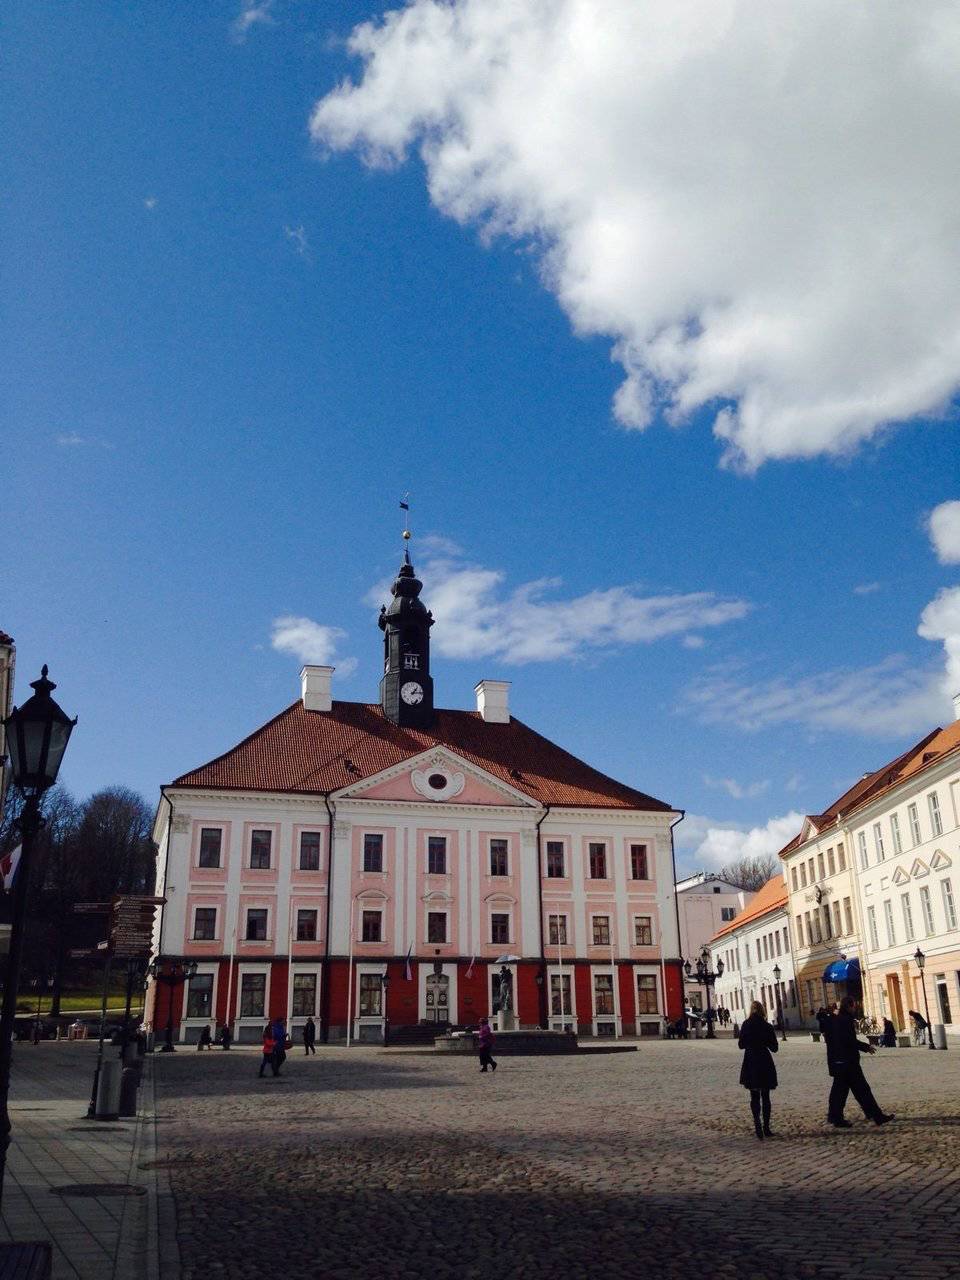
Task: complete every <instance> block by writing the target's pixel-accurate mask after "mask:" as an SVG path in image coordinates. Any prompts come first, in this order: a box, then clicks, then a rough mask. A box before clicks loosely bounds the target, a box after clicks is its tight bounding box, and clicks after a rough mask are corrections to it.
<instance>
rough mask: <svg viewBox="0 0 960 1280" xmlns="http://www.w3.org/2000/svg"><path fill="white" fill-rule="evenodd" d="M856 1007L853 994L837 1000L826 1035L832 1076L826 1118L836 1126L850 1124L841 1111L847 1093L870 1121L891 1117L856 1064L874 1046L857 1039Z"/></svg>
mask: <svg viewBox="0 0 960 1280" xmlns="http://www.w3.org/2000/svg"><path fill="white" fill-rule="evenodd" d="M856 1008H857V1002H856V1001H855V1000H854V998H853V996H845V997H844V998H843V999H842V1000H841V1001H840V1011H839V1013H837V1014H836V1015H835V1016H834V1017H833V1019H832V1025H831V1029H830V1035H829V1039H828V1049H827V1065H828V1069H829V1071H830V1074H831V1076H833V1085H832V1087H831V1089H830V1099H829V1102H828V1104H827V1122H828V1123H829V1124H832V1125H834V1127H835V1128H837V1129H851V1128H852V1127H853V1126H852V1125H851V1123H850V1121H849V1120H846V1119H844V1115H843V1109H844V1107H845V1106H846V1105H847V1098H848V1096H849V1095H850V1094H851V1093H852V1094H853V1096H854V1097H855V1098H856V1100H857V1101H858V1102H859V1103H860V1106H861V1108H862V1110H863V1114H864V1115H865V1116H866V1117H867V1119H868V1120H872V1121H873V1123H874V1124H887V1123H888V1122H889V1121H891V1120H892V1119H893V1116H892V1115H886V1114H885V1113H884V1111H883V1110H882V1109H881V1107H880V1104H879V1103H878V1102H877V1100H876V1098H875V1097H874V1096H873V1092H872V1090H871V1088H870V1086H869V1085H868V1084H867V1080H866V1077H865V1076H864V1074H863V1068H862V1067H861V1066H860V1055H861V1053H876V1049H875V1048H874V1047H873V1045H872V1044H867V1043H866V1042H865V1041H863V1040H858V1039H857V1028H856V1023H855V1022H854V1014H855V1012H856Z"/></svg>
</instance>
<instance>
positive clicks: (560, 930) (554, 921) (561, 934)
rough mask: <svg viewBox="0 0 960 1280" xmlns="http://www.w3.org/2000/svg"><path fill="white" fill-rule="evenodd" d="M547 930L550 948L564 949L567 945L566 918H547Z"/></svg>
mask: <svg viewBox="0 0 960 1280" xmlns="http://www.w3.org/2000/svg"><path fill="white" fill-rule="evenodd" d="M547 928H548V932H549V937H550V945H551V946H553V947H565V946H566V945H567V917H566V916H549V917H548V920H547Z"/></svg>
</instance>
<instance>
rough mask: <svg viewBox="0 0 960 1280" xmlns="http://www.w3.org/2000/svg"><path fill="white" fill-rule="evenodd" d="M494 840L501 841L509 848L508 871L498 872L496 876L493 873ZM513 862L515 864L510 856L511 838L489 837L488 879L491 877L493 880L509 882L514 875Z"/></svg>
mask: <svg viewBox="0 0 960 1280" xmlns="http://www.w3.org/2000/svg"><path fill="white" fill-rule="evenodd" d="M494 840H501V841H503V843H504V844H505V845H506V846H507V869H506V871H503V872H500V871H498V872H497V873H496V874H494V871H493V842H494ZM512 862H513V859H512V858H511V856H510V838H509V836H488V837H487V875H488V877H489V878H490V879H492V880H507V879H509V877H510V876H511V874H512V872H513V867H512Z"/></svg>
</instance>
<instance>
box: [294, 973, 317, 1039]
mask: <svg viewBox="0 0 960 1280" xmlns="http://www.w3.org/2000/svg"><path fill="white" fill-rule="evenodd" d="M301 973H306V974H313V976H314V977H315V978H316V983H315V984H314V1001H313V1009H312V1010H311V1012H310V1013H309V1014H307V1013H298V1014H297V1015H296V1016H294V1012H293V979H294V976H295V975H297V974H301ZM322 975H323V966H322V965H319V964H297V963H296V962H294V963H293V964H291V966H290V973H289V982H288V986H287V1008H288V1009H289V1010H290V1019H289V1023H288V1025H289V1027H290V1029H291V1033H292V1030H293V1028H294V1027H301V1028H302V1027H303V1026H304V1024H305V1023H306V1021H307V1018H308V1017H309V1018H316V1017H318V1016H319V1010H320V984H321V982H322V981H323V976H322Z"/></svg>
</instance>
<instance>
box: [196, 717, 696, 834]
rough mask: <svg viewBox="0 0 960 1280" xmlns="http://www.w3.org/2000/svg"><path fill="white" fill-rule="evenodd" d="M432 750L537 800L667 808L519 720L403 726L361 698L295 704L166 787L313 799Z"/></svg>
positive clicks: (448, 721)
mask: <svg viewBox="0 0 960 1280" xmlns="http://www.w3.org/2000/svg"><path fill="white" fill-rule="evenodd" d="M436 746H443V747H449V748H450V749H451V751H455V752H456V753H457V755H459V756H462V758H463V759H464V760H467V761H468V762H470V763H471V764H475V765H477V766H479V767H480V768H481V769H484V770H486V772H487V773H489V774H492V775H493V777H495V778H499V779H500V780H501V781H503V782H505V783H507V784H508V785H509V786H511V787H514V788H515V789H516V790H517V791H521V792H523V793H524V794H526V795H528V796H530V797H531V798H532V799H533V800H536V801H538V802H539V803H541V804H549V805H558V806H565V807H567V808H592V809H593V808H599V809H648V810H649V809H654V810H658V811H660V812H670V811H671V810H670V806H669V805H667V804H664V803H663V801H662V800H655V799H654V798H653V797H652V796H648V795H645V794H644V793H643V792H642V791H635V790H634V789H633V788H632V787H628V786H625V785H624V784H623V783H622V782H616V781H614V779H613V778H608V777H607V776H606V775H605V774H602V773H599V772H598V771H597V770H596V769H591V767H590V766H589V765H588V764H584V763H583V761H582V760H578V759H577V758H576V756H572V755H570V753H569V752H568V751H564V750H563V748H562V747H558V746H557V745H556V744H555V743H553V742H550V741H549V740H548V739H547V738H543V737H541V736H540V734H539V733H535V732H534V731H533V729H530V728H528V727H527V726H526V725H525V724H523V723H522V722H521V721H519V720H516V719H511V720H510V722H509V723H508V724H488V723H487V722H486V721H484V720H483V719H482V718H481V716H480V715H479V713H478V712H475V711H437V712H436V718H435V720H434V724H433V727H432V728H431V729H430V730H428V731H423V730H418V729H401V728H398V727H397V725H395V724H393V723H392V721H390V720H388V719H387V718H386V717H385V716H384V714H383V711H382V710H381V708H380V707H379V705H377V704H368V703H363V702H334V704H333V707H332V709H331V710H330V711H305V710H304V708H303V703H302V702H300V701H297V702H295V703H294V704H293V706H291V707H288V708H287V709H286V711H281V713H280V714H279V715H278V716H276V717H275V718H274V719H273V720H270V721H268V723H267V724H265V725H263V727H262V728H260V729H257V731H256V732H255V733H252V734H251V735H250V737H249V738H245V739H244V741H243V742H241V743H240V744H239V745H238V746H236V747H234V748H233V749H232V750H231V751H228V752H226V753H225V754H224V755H222V756H218V757H217V758H216V759H215V760H211V761H210V762H209V763H208V764H205V765H201V766H200V768H199V769H193V770H191V771H190V772H189V773H185V774H183V775H182V776H181V777H179V778H177V779H176V781H175V782H173V783H172V784H171V785H172V786H175V787H205V788H206V787H209V788H218V789H228V790H241V791H287V792H295V793H298V794H304V795H317V794H322V793H324V792H330V791H337V790H339V789H340V788H342V787H346V786H349V785H351V784H352V783H355V782H359V781H360V780H361V779H362V778H369V777H372V776H373V775H374V774H377V773H380V772H381V771H382V770H384V769H389V768H391V767H392V766H393V765H396V764H400V763H402V762H403V761H404V760H407V759H409V758H410V757H412V756H416V755H419V754H420V753H421V752H422V751H428V750H429V749H430V748H431V747H436Z"/></svg>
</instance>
